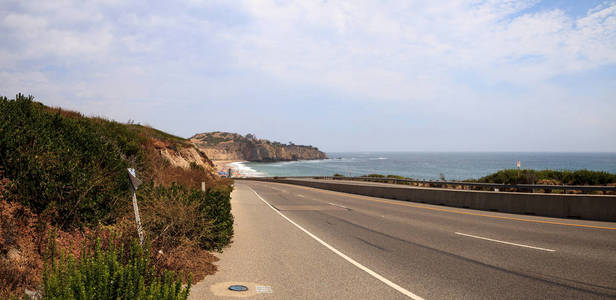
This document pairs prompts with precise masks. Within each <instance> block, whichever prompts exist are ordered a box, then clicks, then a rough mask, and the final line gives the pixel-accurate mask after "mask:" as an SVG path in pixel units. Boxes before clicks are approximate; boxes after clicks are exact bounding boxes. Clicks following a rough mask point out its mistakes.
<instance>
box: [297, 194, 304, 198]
mask: <svg viewBox="0 0 616 300" xmlns="http://www.w3.org/2000/svg"><path fill="white" fill-rule="evenodd" d="M297 196H298V197H302V198H306V196H304V195H302V194H297Z"/></svg>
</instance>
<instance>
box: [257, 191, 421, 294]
mask: <svg viewBox="0 0 616 300" xmlns="http://www.w3.org/2000/svg"><path fill="white" fill-rule="evenodd" d="M248 188H249V189H250V190H251V191H252V192H253V193H255V195H257V197H259V199H261V201H263V202H264V203H265V204H267V206H269V207H270V208H271V209H272V210H273V211H275V212H277V213H278V214H279V215H280V216H282V217H283V218H284V219H285V220H287V221H289V223H291V224H293V225H295V227H297V228H299V229H300V230H301V231H303V232H304V233H306V234H307V235H308V236H310V237H311V238H313V239H315V240H316V241H317V242H319V243H320V244H321V245H323V246H325V247H326V248H327V249H329V250H331V251H332V252H334V253H336V254H338V255H339V256H340V257H342V258H344V259H345V260H346V261H348V262H350V263H351V264H353V265H354V266H356V267H358V268H359V269H361V270H362V271H364V272H366V273H368V274H370V275H372V277H374V278H376V279H378V280H380V281H381V282H383V283H385V284H387V285H388V286H390V287H391V288H393V289H395V290H396V291H398V292H400V293H402V294H404V295H406V296H408V297H409V298H411V299H415V300H423V298H421V297H419V296H417V295H415V294H413V293H411V292H410V291H408V290H406V289H405V288H403V287H401V286H399V285H397V284H395V283H393V282H391V281H390V280H389V279H387V278H385V277H383V276H381V275H379V274H378V273H376V272H374V271H372V270H370V269H368V268H367V267H365V266H364V265H362V264H360V263H358V262H357V261H355V260H354V259H352V258H350V257H348V256H346V254H344V253H342V252H340V251H338V249H336V248H334V247H332V246H330V245H329V244H328V243H326V242H324V241H323V240H321V239H320V238H318V237H317V236H316V235H314V234H312V233H310V232H309V231H308V230H306V229H304V228H303V227H302V226H299V225H298V224H297V223H295V222H293V220H291V219H289V218H288V217H287V216H285V215H283V214H282V213H281V212H279V211H278V210H276V209H275V208H274V207H273V206H272V205H271V204H269V203H268V202H267V201H265V199H263V198H262V197H261V196H260V195H259V194H258V193H257V192H256V191H255V190H253V189H252V188H251V187H248Z"/></svg>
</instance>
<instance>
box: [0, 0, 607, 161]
mask: <svg viewBox="0 0 616 300" xmlns="http://www.w3.org/2000/svg"><path fill="white" fill-rule="evenodd" d="M0 1H1V2H2V5H0V94H1V95H6V96H9V97H12V96H13V95H14V94H16V93H18V92H22V93H25V94H32V95H34V96H35V97H36V98H37V99H38V100H39V101H41V102H43V103H45V104H48V105H53V106H62V107H65V108H67V109H73V110H78V111H81V112H84V113H85V114H88V115H97V116H105V117H108V118H111V119H115V120H117V121H120V122H126V121H128V120H129V119H130V120H135V121H136V122H140V123H142V124H149V125H151V126H153V127H156V128H159V129H162V130H165V131H168V132H171V133H174V134H177V135H181V136H185V137H190V136H192V135H193V134H195V133H198V132H205V131H215V130H220V131H231V132H239V133H242V134H245V133H254V134H256V135H257V136H258V137H263V138H268V139H272V140H279V141H282V142H288V141H293V142H295V143H299V144H311V145H315V146H318V147H320V148H321V149H323V150H325V151H607V152H614V151H616V138H614V137H615V136H616V3H615V2H610V1H608V2H605V1H573V0H567V1H564V0H563V1H557V0H544V1H539V0H531V1H526V0H519V1H510V0H503V1H493V0H453V1H430V0H422V1H395V0H391V1H348V2H345V1H198V0H190V1H176V2H170V1H119V0H100V1H72V0H66V1H7V0H0Z"/></svg>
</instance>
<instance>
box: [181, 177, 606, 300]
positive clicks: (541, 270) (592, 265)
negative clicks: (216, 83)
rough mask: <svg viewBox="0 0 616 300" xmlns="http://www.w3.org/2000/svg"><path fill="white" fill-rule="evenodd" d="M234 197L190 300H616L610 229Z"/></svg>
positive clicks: (273, 187) (255, 185)
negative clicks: (215, 256)
mask: <svg viewBox="0 0 616 300" xmlns="http://www.w3.org/2000/svg"><path fill="white" fill-rule="evenodd" d="M232 197H233V199H232V205H233V213H234V215H235V220H236V227H235V230H236V235H235V238H234V242H233V244H232V245H231V246H230V247H229V248H228V249H227V250H226V251H225V252H224V253H223V254H222V255H221V261H220V264H219V269H220V270H219V272H218V273H216V274H215V275H214V276H210V277H207V278H206V279H205V280H204V281H203V282H200V283H198V284H197V285H195V286H194V288H193V291H192V293H191V298H192V299H202V298H203V297H205V298H208V299H212V298H225V297H255V298H272V299H344V298H353V299H409V298H415V299H420V298H424V299H443V298H448V299H451V298H465V299H486V298H515V299H537V298H540V299H546V298H549V299H568V298H576V299H580V298H584V299H586V298H589V299H592V298H616V223H611V222H598V221H581V220H569V219H555V218H545V217H536V216H525V215H512V214H505V213H497V212H484V211H477V210H469V209H459V208H451V207H445V206H437V205H428V204H420V203H412V202H403V201H396V200H387V199H382V198H374V197H367V196H359V195H352V194H344V193H338V192H332V191H325V190H318V189H313V188H307V187H301V186H294V185H286V184H277V183H266V182H252V181H236V189H235V191H234V192H233V194H232ZM242 282H243V283H245V285H246V286H248V287H249V291H247V292H230V291H228V290H226V288H227V287H228V285H230V284H232V283H242ZM257 286H258V287H257ZM270 292H271V293H270Z"/></svg>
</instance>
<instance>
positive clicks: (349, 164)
mask: <svg viewBox="0 0 616 300" xmlns="http://www.w3.org/2000/svg"><path fill="white" fill-rule="evenodd" d="M327 156H328V157H329V159H325V160H304V161H289V162H274V163H256V162H240V163H233V167H234V169H236V170H237V171H239V172H240V174H241V175H242V176H248V177H252V176H332V175H334V174H335V173H338V174H343V175H345V176H361V175H367V174H373V173H377V174H383V175H389V174H393V175H400V176H405V177H411V178H414V179H426V180H432V179H440V175H441V174H443V175H444V176H445V178H446V179H447V180H462V179H471V178H479V177H482V176H485V175H488V174H491V173H494V172H496V171H498V170H502V169H513V168H516V162H517V161H518V160H519V161H520V162H521V168H522V169H537V170H540V169H552V170H579V169H588V170H595V171H606V172H610V173H616V153H565V152H558V153H547V152H541V153H530V152H522V153H514V152H511V153H508V152H332V153H327Z"/></svg>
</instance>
